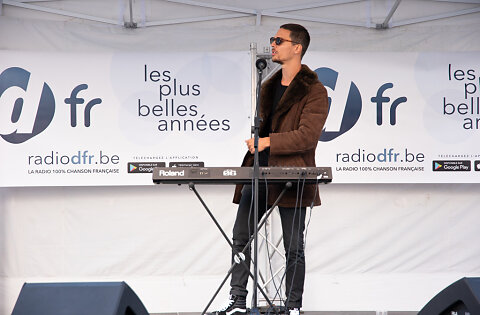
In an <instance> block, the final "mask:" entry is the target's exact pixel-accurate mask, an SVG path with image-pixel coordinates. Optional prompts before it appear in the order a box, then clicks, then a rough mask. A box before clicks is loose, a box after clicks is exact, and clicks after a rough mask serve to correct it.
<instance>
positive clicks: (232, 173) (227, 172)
mask: <svg viewBox="0 0 480 315" xmlns="http://www.w3.org/2000/svg"><path fill="white" fill-rule="evenodd" d="M223 176H237V171H235V170H231V169H226V170H224V171H223Z"/></svg>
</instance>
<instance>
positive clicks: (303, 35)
mask: <svg viewBox="0 0 480 315" xmlns="http://www.w3.org/2000/svg"><path fill="white" fill-rule="evenodd" d="M280 28H283V29H284V30H287V31H290V39H291V40H292V41H294V42H296V43H299V44H300V45H302V57H303V55H305V53H306V52H307V48H308V45H309V44H310V34H308V31H307V29H306V28H305V27H303V26H301V25H300V24H293V23H288V24H283V25H282V26H280Z"/></svg>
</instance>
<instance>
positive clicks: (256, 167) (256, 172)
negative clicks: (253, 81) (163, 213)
mask: <svg viewBox="0 0 480 315" xmlns="http://www.w3.org/2000/svg"><path fill="white" fill-rule="evenodd" d="M255 65H256V67H257V70H258V80H257V100H256V108H255V118H254V123H253V128H252V129H253V137H254V148H255V152H254V156H253V179H254V195H253V221H254V222H255V224H254V230H253V240H254V246H253V305H252V309H251V314H257V315H258V314H260V311H259V309H258V303H257V302H258V301H257V300H258V298H257V285H258V185H259V182H258V181H259V178H260V163H259V158H258V153H259V152H258V140H259V137H260V135H259V133H260V122H261V118H260V92H261V85H262V76H263V70H264V69H265V68H266V67H267V62H266V61H265V59H258V60H257V62H256V63H255Z"/></svg>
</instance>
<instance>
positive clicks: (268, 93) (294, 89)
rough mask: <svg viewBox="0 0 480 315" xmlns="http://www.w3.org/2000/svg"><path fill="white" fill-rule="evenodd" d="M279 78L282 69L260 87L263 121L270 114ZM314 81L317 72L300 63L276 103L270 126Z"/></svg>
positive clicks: (273, 124)
mask: <svg viewBox="0 0 480 315" xmlns="http://www.w3.org/2000/svg"><path fill="white" fill-rule="evenodd" d="M281 79H282V70H279V71H277V72H276V73H275V74H274V75H273V76H272V77H271V78H270V79H268V80H267V82H265V84H264V85H263V87H262V89H263V91H262V95H263V97H262V100H261V102H262V103H261V104H262V109H263V113H262V118H263V119H264V121H265V119H266V117H268V115H270V111H271V110H272V106H273V96H274V93H275V84H276V82H277V80H281ZM315 82H318V77H317V74H316V73H315V72H313V71H312V70H310V68H308V66H306V65H302V67H301V68H300V71H299V72H298V73H297V75H296V76H295V78H293V80H292V82H291V83H290V85H289V86H288V88H287V89H286V90H285V93H284V94H283V96H282V98H281V99H280V101H279V102H278V104H277V107H276V109H275V114H274V116H273V117H272V126H275V124H276V121H277V119H278V117H280V116H281V115H282V114H284V113H285V112H287V111H288V110H289V109H290V108H291V107H292V106H293V104H295V103H297V102H299V101H300V100H301V99H302V98H303V97H304V96H305V95H306V94H307V93H308V90H309V89H310V86H311V85H312V84H314V83H315Z"/></svg>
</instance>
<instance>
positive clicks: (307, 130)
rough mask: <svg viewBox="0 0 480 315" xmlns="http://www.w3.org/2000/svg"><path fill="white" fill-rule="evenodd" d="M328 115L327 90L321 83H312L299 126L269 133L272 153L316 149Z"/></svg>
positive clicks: (292, 152)
mask: <svg viewBox="0 0 480 315" xmlns="http://www.w3.org/2000/svg"><path fill="white" fill-rule="evenodd" d="M327 115H328V98H327V90H326V89H325V87H324V86H323V85H322V84H321V83H318V84H315V85H312V87H311V89H310V91H309V93H308V94H307V96H306V100H305V106H304V107H303V109H302V112H301V114H300V120H299V124H298V128H297V129H295V130H292V131H287V132H279V133H271V134H270V135H269V136H270V154H275V155H288V154H296V153H301V152H305V151H308V150H312V149H314V148H315V147H316V146H317V143H318V140H319V138H320V135H321V133H322V129H323V126H324V124H325V120H326V119H327Z"/></svg>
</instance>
